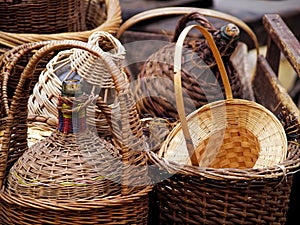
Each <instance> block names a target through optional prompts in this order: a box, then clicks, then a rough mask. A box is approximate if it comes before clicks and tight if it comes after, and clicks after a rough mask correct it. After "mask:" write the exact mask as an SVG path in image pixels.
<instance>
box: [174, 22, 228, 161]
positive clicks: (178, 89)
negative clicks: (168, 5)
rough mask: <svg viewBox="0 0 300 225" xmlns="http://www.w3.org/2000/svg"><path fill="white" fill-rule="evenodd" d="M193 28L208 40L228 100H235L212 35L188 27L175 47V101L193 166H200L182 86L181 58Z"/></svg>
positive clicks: (191, 26)
mask: <svg viewBox="0 0 300 225" xmlns="http://www.w3.org/2000/svg"><path fill="white" fill-rule="evenodd" d="M193 28H196V29H197V30H199V31H200V32H201V33H202V34H203V36H204V38H205V39H206V40H207V43H208V45H209V46H210V48H211V50H212V53H213V55H214V57H215V60H216V62H217V66H218V69H219V71H220V74H221V78H222V82H223V84H224V89H225V96H226V99H227V100H231V99H233V97H232V91H231V86H230V83H229V80H228V76H227V72H226V69H225V66H224V64H223V61H222V58H221V55H220V53H219V50H218V48H217V46H216V44H215V42H214V39H213V37H212V36H211V34H210V33H209V32H208V31H207V30H206V28H204V27H202V26H200V25H190V26H188V27H186V28H185V29H184V30H183V31H182V32H181V34H180V35H179V37H178V40H177V42H176V46H175V53H174V55H175V57H174V89H175V99H176V107H177V111H178V115H179V119H180V122H181V127H182V131H183V135H184V137H185V141H186V146H187V150H188V153H189V156H190V159H191V162H192V165H195V166H198V165H199V161H198V159H197V157H196V154H194V152H195V151H194V145H193V141H192V138H191V135H190V132H189V128H188V124H187V120H186V116H185V110H184V102H183V96H182V85H181V57H182V48H183V43H184V40H185V38H186V36H187V34H188V33H189V31H190V30H192V29H193Z"/></svg>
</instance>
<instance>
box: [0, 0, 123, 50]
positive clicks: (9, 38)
mask: <svg viewBox="0 0 300 225" xmlns="http://www.w3.org/2000/svg"><path fill="white" fill-rule="evenodd" d="M0 4H1V7H0V8H1V9H0V12H1V15H3V16H1V20H3V22H2V23H1V22H0V24H1V28H0V30H1V31H0V46H1V52H3V49H5V48H12V47H14V46H16V45H20V44H23V43H27V42H36V41H46V40H63V39H71V40H81V41H86V40H87V39H88V37H89V36H90V35H91V34H92V33H94V32H95V31H107V32H110V33H115V32H116V31H117V29H118V28H119V26H120V23H121V20H122V19H121V9H120V4H119V1H118V0H109V1H108V0H80V1H79V0H76V1H58V0H52V1H47V0H45V1H39V2H38V3H37V2H36V1H32V0H27V1H17V2H13V3H5V2H4V3H3V2H0ZM68 15H70V16H69V17H68ZM69 19H70V21H69ZM82 21H83V22H84V24H82ZM32 23H35V24H36V26H34V24H32ZM12 24H14V25H12ZM56 24H57V25H58V26H55V25H56ZM68 24H71V25H72V26H70V25H68ZM73 24H82V25H81V26H82V27H79V25H78V26H74V25H73ZM22 25H23V26H26V27H27V28H26V29H25V28H24V30H20V28H19V27H22ZM62 25H64V27H63V29H62V28H61V27H59V26H62ZM41 26H43V27H44V29H43V27H41ZM28 28H29V29H28ZM75 28H76V29H75ZM77 28H81V29H77ZM7 29H8V30H7ZM74 29H75V30H74ZM43 31H45V32H46V33H44V32H43Z"/></svg>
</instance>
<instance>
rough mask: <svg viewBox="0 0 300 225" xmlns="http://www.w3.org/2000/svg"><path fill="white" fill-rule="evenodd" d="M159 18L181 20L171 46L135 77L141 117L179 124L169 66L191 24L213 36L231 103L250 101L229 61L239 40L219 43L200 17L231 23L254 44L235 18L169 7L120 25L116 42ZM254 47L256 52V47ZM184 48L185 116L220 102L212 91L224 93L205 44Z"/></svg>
mask: <svg viewBox="0 0 300 225" xmlns="http://www.w3.org/2000/svg"><path fill="white" fill-rule="evenodd" d="M161 14H162V15H173V16H174V15H182V14H183V15H184V16H183V17H182V18H181V19H180V20H179V21H178V24H177V26H176V28H175V29H174V36H173V40H172V42H171V43H170V44H167V45H166V46H164V47H163V48H161V49H159V50H158V51H157V52H155V53H153V54H152V55H150V56H149V58H148V59H147V61H146V62H145V63H144V65H143V66H142V68H141V71H140V73H139V74H138V75H137V82H136V85H135V87H134V88H135V97H136V102H137V109H138V111H139V113H140V115H141V117H144V116H147V115H151V116H153V117H163V118H172V119H176V120H177V119H178V112H177V109H176V103H175V101H174V82H173V64H172V62H173V58H174V49H175V42H176V40H177V38H178V35H179V34H180V32H181V31H182V30H183V29H184V27H185V26H186V25H187V24H188V23H190V22H197V23H199V24H201V25H202V26H205V27H206V28H207V29H208V30H209V31H210V33H211V34H212V35H213V36H214V39H215V41H216V43H217V46H218V48H219V51H220V52H221V54H222V59H223V61H224V63H225V66H226V70H227V73H228V76H229V80H230V84H231V88H232V91H233V94H234V97H235V98H244V99H245V98H246V99H251V100H253V96H251V95H250V96H249V95H248V94H249V92H245V89H249V83H248V84H246V83H244V82H242V79H244V78H243V76H244V75H242V74H239V73H240V71H238V70H237V68H236V65H233V63H232V61H231V59H230V57H231V56H232V54H233V52H234V51H235V49H236V46H237V44H238V40H236V39H235V38H234V37H232V38H229V39H226V38H224V37H223V35H222V31H221V30H220V28H216V27H215V26H214V25H213V24H212V23H211V22H210V21H208V19H207V18H206V17H205V15H206V16H207V17H216V18H218V19H221V20H223V22H224V21H227V22H228V21H229V22H232V23H235V24H236V25H237V26H239V27H240V28H242V29H244V30H245V31H246V32H247V33H248V34H249V35H250V36H251V37H252V38H253V40H254V42H257V40H256V37H255V35H254V34H253V32H252V31H251V29H250V28H249V27H248V26H247V25H246V24H245V23H243V22H242V21H240V20H238V19H237V18H234V17H232V16H229V15H227V14H223V13H220V12H217V11H213V10H205V9H199V8H188V7H187V8H185V7H174V8H172V7H170V8H162V9H157V10H149V11H146V12H142V13H140V14H137V15H135V16H133V17H132V18H130V19H128V20H127V21H125V23H124V24H123V25H121V27H120V30H119V32H118V36H120V35H121V34H122V32H124V31H125V30H126V29H127V28H128V27H129V26H132V25H133V24H135V23H139V22H141V21H143V20H146V19H153V18H155V17H157V16H160V15H161ZM234 39H235V40H234ZM255 45H256V47H258V45H257V43H255ZM184 47H185V50H186V51H185V52H184V56H183V58H184V62H183V69H182V87H183V93H184V94H185V97H184V100H185V109H186V112H187V114H189V113H191V112H192V111H194V110H195V109H197V108H199V107H201V106H202V105H204V104H206V103H208V102H212V101H215V100H220V99H224V94H223V93H222V91H216V90H219V89H220V88H221V89H223V86H222V82H221V78H220V74H219V72H218V70H217V66H216V63H215V61H214V59H213V57H212V53H211V51H210V49H209V48H208V46H207V43H206V41H205V39H204V38H203V37H196V38H195V37H191V38H190V39H189V40H188V41H186V42H185V46H184ZM247 85H248V86H247ZM246 86H247V87H246Z"/></svg>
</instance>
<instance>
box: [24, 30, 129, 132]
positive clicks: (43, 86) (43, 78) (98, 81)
mask: <svg viewBox="0 0 300 225" xmlns="http://www.w3.org/2000/svg"><path fill="white" fill-rule="evenodd" d="M88 43H90V44H92V45H96V46H98V47H100V48H102V49H103V50H105V54H106V55H107V57H110V58H111V59H112V60H113V61H114V63H115V64H116V65H117V66H118V68H119V69H121V70H122V74H123V76H124V79H127V75H126V74H125V71H124V70H123V69H122V65H121V64H122V61H123V60H124V58H125V48H124V47H123V45H122V44H121V43H120V41H119V40H118V39H116V38H115V37H113V36H112V35H111V34H109V33H107V32H102V31H100V32H95V33H93V34H92V35H91V36H90V37H89V40H88ZM78 76H79V77H80V79H83V80H84V81H85V82H87V83H89V84H90V85H97V87H99V88H101V90H100V97H101V98H102V99H103V101H104V102H106V103H107V104H108V105H109V106H110V107H111V108H112V109H116V108H118V107H119V106H118V102H117V100H116V94H115V87H114V83H113V81H112V78H111V74H110V72H109V70H108V69H107V67H106V66H105V65H104V63H103V60H101V59H99V58H97V57H95V56H93V55H92V54H90V53H88V52H86V51H83V50H80V49H71V50H66V51H62V52H59V53H58V54H57V55H56V56H55V57H54V58H53V59H52V60H51V61H50V62H49V63H48V64H47V65H46V70H44V71H43V72H42V73H41V75H40V77H39V81H38V83H37V84H36V85H35V87H34V89H33V93H32V95H31V96H30V99H29V101H28V110H29V112H28V113H29V115H45V116H50V117H54V118H57V110H56V103H57V99H58V95H59V93H60V91H61V84H62V81H63V80H65V79H67V78H72V77H78ZM87 114H88V115H87V118H88V123H89V124H90V125H93V126H96V127H97V130H98V133H99V135H101V136H107V135H110V131H109V126H108V124H107V121H106V119H105V117H104V115H103V113H101V110H99V109H98V108H97V107H96V106H95V105H90V106H89V107H88V110H87Z"/></svg>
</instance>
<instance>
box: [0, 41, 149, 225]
mask: <svg viewBox="0 0 300 225" xmlns="http://www.w3.org/2000/svg"><path fill="white" fill-rule="evenodd" d="M72 48H80V49H82V50H86V51H89V52H90V53H91V54H94V55H96V56H97V57H100V58H101V59H102V60H103V62H104V64H105V65H106V66H107V67H109V68H110V71H111V75H112V78H113V79H112V80H113V82H114V85H115V89H116V95H117V96H118V101H119V107H120V112H121V114H120V115H119V117H117V118H119V119H120V120H117V121H115V119H116V118H115V117H114V116H116V115H113V116H112V115H111V110H110V107H109V106H108V105H107V104H106V103H105V102H103V101H102V99H100V98H98V99H97V102H96V104H97V106H98V107H99V109H101V111H102V112H103V113H104V115H105V118H107V120H108V122H109V124H110V129H111V132H112V134H113V137H114V143H115V144H116V147H118V148H119V149H120V154H121V155H122V156H123V157H122V160H121V162H122V166H121V167H120V169H121V170H122V175H121V177H122V183H120V187H121V189H122V190H121V193H120V194H118V195H111V196H107V197H105V198H101V197H99V198H97V197H96V198H83V199H73V198H70V199H68V197H67V196H65V197H67V198H66V199H61V200H57V199H53V198H52V199H50V198H49V199H38V198H33V197H30V196H27V195H26V194H24V195H23V194H20V193H19V194H17V193H13V192H10V191H9V190H8V189H7V183H6V180H7V176H8V174H9V171H10V168H11V166H12V165H13V164H14V162H16V160H18V158H19V157H20V156H21V155H23V153H24V152H25V151H26V149H27V146H28V142H29V141H30V138H32V137H28V135H27V133H28V130H27V125H28V124H29V123H28V121H29V120H31V122H37V123H48V122H49V121H50V123H49V125H50V127H51V124H52V122H51V120H48V119H47V118H46V117H44V118H42V117H39V118H38V117H33V116H30V115H28V113H27V104H28V99H29V96H30V93H31V92H32V90H33V88H34V85H35V83H36V82H37V80H38V77H36V76H38V75H37V74H36V73H34V70H35V66H36V64H37V63H38V61H39V60H40V59H41V58H42V57H44V56H46V55H47V54H49V53H51V52H52V51H53V50H56V51H58V50H65V49H72ZM31 50H35V54H34V55H33V57H32V58H31V59H30V61H29V63H28V64H27V66H26V68H25V69H24V71H23V73H22V75H21V77H20V79H19V81H18V86H17V87H16V90H15V93H14V95H13V98H12V99H11V102H10V107H9V110H8V116H7V117H6V118H5V119H6V120H5V123H4V125H5V132H4V134H3V143H2V148H1V163H0V164H1V169H0V170H1V172H0V174H1V176H0V177H1V192H0V198H1V201H0V205H1V207H0V208H1V211H0V215H1V217H0V219H1V224H24V225H25V224H28V223H32V221H34V223H51V224H57V225H58V224H74V223H75V224H91V223H92V224H118V223H120V224H147V220H148V208H149V205H148V194H149V192H150V191H151V189H152V187H151V185H149V177H148V175H147V174H148V172H147V166H146V157H145V154H146V153H145V151H146V149H147V148H146V145H145V141H144V138H143V132H142V128H141V124H140V121H139V119H138V118H139V117H138V114H137V111H136V109H135V107H134V102H133V96H132V93H131V90H130V88H129V82H128V81H127V80H126V79H124V76H123V74H122V72H121V71H120V70H119V68H118V67H117V66H116V65H115V63H114V62H113V61H112V60H111V58H110V57H108V56H107V55H106V54H105V52H103V51H102V50H101V48H99V47H97V46H92V45H90V44H87V43H84V42H81V41H74V40H68V41H67V40H66V41H63V40H60V41H48V42H38V43H36V42H35V43H28V44H24V45H21V46H17V47H15V48H13V49H12V50H11V51H9V52H8V53H7V54H8V55H10V56H14V57H12V58H10V59H12V60H16V61H17V60H18V59H20V58H21V57H22V52H23V51H25V52H26V51H31ZM19 53H20V54H19ZM6 72H8V71H7V70H6ZM5 75H6V78H7V79H8V80H9V78H10V74H9V72H8V73H6V74H5ZM8 82H9V81H8ZM31 124H32V123H31ZM29 125H30V124H29ZM34 126H36V125H34ZM36 127H39V128H41V125H38V124H37V126H36ZM31 128H32V129H34V130H35V129H36V128H35V127H31ZM50 132H51V131H50ZM39 134H40V133H39ZM46 135H48V134H46ZM38 138H39V137H38ZM33 139H35V137H34V138H33ZM54 142H55V140H54ZM66 145H67V143H66ZM63 155H64V154H62V155H56V156H54V157H57V158H55V159H54V161H53V162H54V163H55V164H56V165H58V166H60V165H65V166H66V165H67V167H68V169H67V170H68V171H69V172H71V171H76V170H77V169H78V166H79V167H80V166H81V164H80V163H78V162H77V163H74V164H73V163H70V164H65V162H66V161H65V160H64V159H63V158H64V156H63ZM39 157H40V156H38V158H39ZM67 157H69V156H67ZM59 159H61V160H62V161H59ZM104 159H105V158H104ZM28 160H29V161H30V160H35V159H34V158H28ZM43 160H45V161H44V162H43ZM76 160H77V157H76V155H74V157H73V159H72V161H73V162H75V161H76ZM37 163H41V165H43V166H44V165H46V164H47V163H48V161H47V159H45V158H44V159H39V160H38V161H37ZM123 163H124V164H123ZM24 166H25V165H24ZM73 166H74V168H72V167H73ZM37 169H38V168H37ZM34 170H35V169H34ZM61 170H63V168H62V169H61ZM27 172H29V171H27ZM32 172H34V171H32ZM41 172H43V171H41ZM44 172H45V171H44ZM53 172H54V171H53ZM61 172H62V171H60V172H59V173H61ZM54 173H55V172H54ZM67 175H68V173H67ZM54 176H55V175H54ZM73 176H75V177H76V176H77V177H78V178H81V179H82V177H81V172H79V173H78V174H76V173H75V174H73ZM73 178H74V177H73ZM74 179H75V180H76V178H74ZM74 188H76V187H74ZM20 218H22V219H21V220H20Z"/></svg>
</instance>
